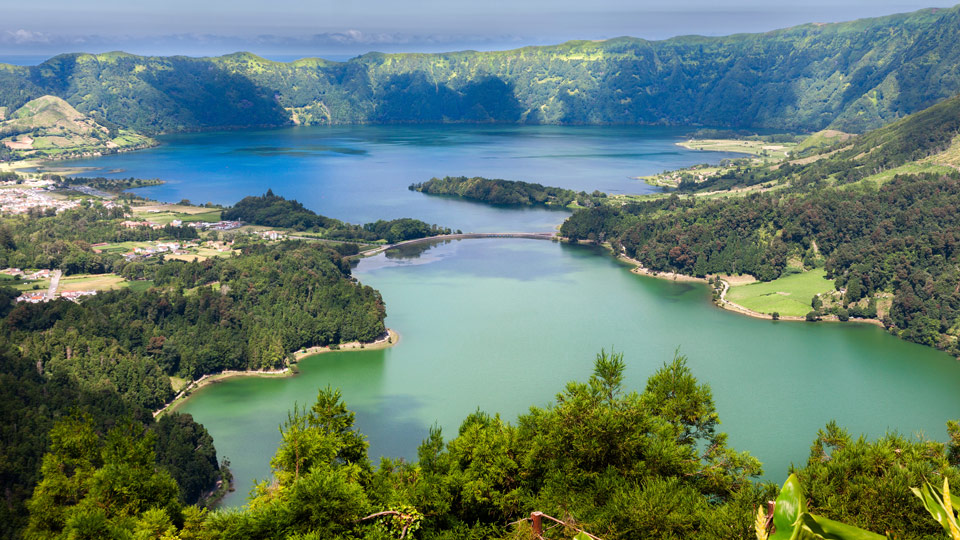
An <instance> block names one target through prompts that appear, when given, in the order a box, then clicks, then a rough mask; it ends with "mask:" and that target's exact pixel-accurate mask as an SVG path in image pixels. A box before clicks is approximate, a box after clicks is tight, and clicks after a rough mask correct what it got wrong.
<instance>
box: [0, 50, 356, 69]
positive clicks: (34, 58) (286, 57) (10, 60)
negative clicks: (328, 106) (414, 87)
mask: <svg viewBox="0 0 960 540" xmlns="http://www.w3.org/2000/svg"><path fill="white" fill-rule="evenodd" d="M254 54H257V53H254ZM54 56H56V55H55V54H0V64H13V65H15V66H36V65H37V64H42V63H43V62H44V61H46V60H49V59H50V58H53V57H54ZM259 56H262V57H264V58H266V59H268V60H273V61H274V62H293V61H294V60H299V59H301V58H323V59H325V60H332V61H334V62H346V61H347V60H349V59H351V58H355V57H356V56H357V55H356V54H309V53H307V54H261V55H259Z"/></svg>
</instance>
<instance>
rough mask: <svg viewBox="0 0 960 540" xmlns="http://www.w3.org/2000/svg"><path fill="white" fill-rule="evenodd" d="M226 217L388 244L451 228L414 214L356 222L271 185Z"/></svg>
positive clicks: (247, 199) (227, 211)
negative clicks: (318, 210)
mask: <svg viewBox="0 0 960 540" xmlns="http://www.w3.org/2000/svg"><path fill="white" fill-rule="evenodd" d="M223 219H233V220H238V221H244V222H246V223H252V224H254V225H264V226H267V227H283V228H288V229H293V230H295V231H312V232H316V233H321V234H322V235H323V237H324V238H326V239H338V240H360V241H366V242H375V241H379V240H382V241H385V242H387V243H388V244H393V243H396V242H402V241H404V240H413V239H415V238H426V237H428V236H437V235H439V234H450V232H451V231H450V229H449V228H447V227H440V226H437V225H430V224H428V223H426V222H424V221H420V220H419V219H413V218H399V219H391V220H382V219H381V220H377V221H375V222H373V223H365V224H363V225H353V224H350V223H345V222H343V221H340V220H338V219H333V218H329V217H326V216H321V215H320V214H317V213H316V212H314V211H313V210H310V209H308V208H305V207H304V206H303V204H301V203H300V201H297V200H296V199H285V198H283V197H282V196H280V195H275V194H274V193H273V190H270V189H268V190H267V192H266V193H264V194H263V195H260V196H250V197H244V198H243V199H241V200H240V201H238V202H237V204H235V205H233V206H232V207H230V208H227V209H226V210H224V212H223Z"/></svg>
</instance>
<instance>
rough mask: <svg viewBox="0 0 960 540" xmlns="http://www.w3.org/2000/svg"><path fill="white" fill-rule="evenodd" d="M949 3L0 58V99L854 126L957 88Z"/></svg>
mask: <svg viewBox="0 0 960 540" xmlns="http://www.w3.org/2000/svg"><path fill="white" fill-rule="evenodd" d="M958 32H960V9H958V8H952V9H928V10H923V11H918V12H914V13H910V14H903V15H892V16H889V17H881V18H875V19H865V20H860V21H854V22H848V23H838V24H807V25H802V26H797V27H794V28H789V29H785V30H779V31H774V32H767V33H763V34H739V35H734V36H728V37H700V36H685V37H678V38H673V39H668V40H664V41H646V40H643V39H635V38H617V39H611V40H606V41H601V42H592V41H574V42H569V43H565V44H562V45H556V46H550V47H525V48H522V49H516V50H511V51H499V52H475V51H464V52H456V53H443V54H380V53H370V54H366V55H363V56H361V57H358V58H355V59H352V60H350V61H347V62H330V61H325V60H320V59H304V60H299V61H297V62H293V63H279V62H272V61H269V60H265V59H263V58H259V57H257V56H255V55H252V54H248V53H237V54H232V55H228V56H223V57H219V58H188V57H183V56H178V57H139V56H134V55H129V54H125V53H107V54H97V55H90V54H64V55H60V56H57V57H55V58H52V59H50V60H48V61H46V62H44V63H42V64H40V65H38V66H33V67H19V66H7V65H4V66H2V69H0V106H6V107H8V108H9V109H10V110H15V109H16V108H17V107H19V106H21V105H23V104H25V103H26V102H28V101H29V100H31V99H34V98H37V97H40V96H43V95H54V96H59V97H61V98H63V99H65V100H66V101H67V102H68V103H70V105H72V106H74V107H75V108H76V109H77V110H78V111H80V112H81V113H84V114H88V115H90V117H91V118H92V119H94V120H95V121H97V122H100V123H102V124H106V123H107V122H110V123H112V124H115V125H119V126H122V127H124V128H129V129H135V130H137V131H140V132H142V133H146V134H155V133H161V132H172V131H183V130H197V129H210V128H224V127H249V126H265V125H269V126H276V125H287V124H290V123H300V124H351V123H397V122H410V123H421V122H430V123H436V122H510V123H517V122H521V123H560V124H670V125H698V124H699V125H709V126H727V127H735V128H736V127H775V128H777V129H781V130H800V131H815V130H818V129H822V128H825V127H828V126H830V127H835V128H838V129H841V130H843V131H847V132H862V131H865V130H867V129H869V128H875V127H879V126H880V125H883V124H885V123H888V122H890V121H893V120H896V119H897V118H900V117H902V116H905V115H907V114H910V113H913V112H916V111H919V110H921V109H923V108H925V107H928V106H930V105H933V104H934V103H936V102H937V101H939V100H941V99H943V98H946V97H949V96H951V95H954V94H956V93H958V92H960V69H957V68H958V66H960V39H958V37H960V36H958Z"/></svg>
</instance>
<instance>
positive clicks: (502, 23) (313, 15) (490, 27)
mask: <svg viewBox="0 0 960 540" xmlns="http://www.w3.org/2000/svg"><path fill="white" fill-rule="evenodd" d="M954 1H956V0H954ZM4 4H6V5H5V6H3V9H2V10H0V11H2V13H3V16H2V18H0V53H2V54H8V55H9V54H55V53H59V52H73V51H87V52H103V51H108V50H117V49H122V50H126V51H129V52H134V53H141V54H174V53H180V54H192V55H196V54H222V53H226V52H232V51H236V50H250V51H253V52H256V53H260V54H266V55H274V56H276V55H286V54H290V55H300V54H302V55H318V56H322V55H325V54H326V55H353V54H360V53H363V52H368V51H371V50H378V51H424V52H435V51H447V50H459V49H465V48H473V49H483V50H491V49H504V48H512V47H518V46H522V45H541V44H550V43H559V42H562V41H566V40H570V39H606V38H611V37H617V36H623V35H629V36H636V37H642V38H647V39H664V38H667V37H671V36H676V35H682V34H702V35H725V34H731V33H736V32H763V31H766V30H772V29H775V28H783V27H786V26H792V25H796V24H802V23H806V22H834V21H842V20H849V19H856V18H860V17H872V16H879V15H888V14H891V13H900V12H906V11H914V10H917V9H921V8H925V7H950V6H951V5H953V2H949V1H948V2H943V1H937V0H806V1H801V2H797V1H796V0H789V1H783V0H726V1H719V0H657V1H649V0H483V1H464V0H442V1H441V0H339V1H330V0H269V1H263V0H260V1H251V0H149V1H146V0H96V1H91V0H34V1H17V0H8V1H5V2H4Z"/></svg>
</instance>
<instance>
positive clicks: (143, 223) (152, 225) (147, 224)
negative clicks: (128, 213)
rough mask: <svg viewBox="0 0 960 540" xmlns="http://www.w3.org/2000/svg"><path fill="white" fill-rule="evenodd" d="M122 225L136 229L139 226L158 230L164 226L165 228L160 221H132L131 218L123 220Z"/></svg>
mask: <svg viewBox="0 0 960 540" xmlns="http://www.w3.org/2000/svg"><path fill="white" fill-rule="evenodd" d="M120 226H121V227H126V228H128V229H136V228H139V227H150V228H151V229H154V230H156V229H162V228H163V225H161V224H159V223H154V222H152V221H131V220H129V219H128V220H126V221H121V222H120Z"/></svg>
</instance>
